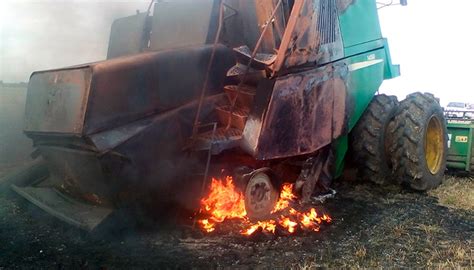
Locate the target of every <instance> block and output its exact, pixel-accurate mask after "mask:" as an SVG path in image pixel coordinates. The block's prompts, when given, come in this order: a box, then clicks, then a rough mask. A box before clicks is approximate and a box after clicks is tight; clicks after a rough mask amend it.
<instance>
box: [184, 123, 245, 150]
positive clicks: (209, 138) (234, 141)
mask: <svg viewBox="0 0 474 270" xmlns="http://www.w3.org/2000/svg"><path fill="white" fill-rule="evenodd" d="M241 139H242V130H238V129H236V128H229V129H226V128H225V127H220V128H217V129H216V131H215V133H214V138H213V131H212V130H211V131H207V132H204V133H201V134H198V135H197V136H196V137H195V138H194V140H193V146H192V149H193V150H194V151H203V150H209V149H211V146H212V154H213V155H217V154H219V153H220V152H222V151H224V150H226V149H230V148H233V147H237V146H238V145H239V143H240V140H241Z"/></svg>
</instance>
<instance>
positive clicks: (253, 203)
mask: <svg viewBox="0 0 474 270" xmlns="http://www.w3.org/2000/svg"><path fill="white" fill-rule="evenodd" d="M277 199H278V193H277V191H276V190H275V188H274V187H273V185H272V183H271V180H270V177H269V176H268V175H267V174H265V173H263V172H260V173H257V174H255V175H254V176H252V178H251V179H250V181H249V183H248V185H247V188H246V191H245V208H246V210H247V214H248V216H249V217H250V218H252V219H261V218H265V217H266V216H268V215H269V214H270V213H271V211H272V210H273V208H274V207H275V204H276V201H277Z"/></svg>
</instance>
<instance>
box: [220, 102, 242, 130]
mask: <svg viewBox="0 0 474 270" xmlns="http://www.w3.org/2000/svg"><path fill="white" fill-rule="evenodd" d="M216 112H217V116H218V118H219V121H220V122H221V123H222V124H223V125H227V123H228V121H229V117H230V112H231V106H229V105H226V106H221V107H217V108H216ZM248 115H249V112H248V110H246V109H243V108H241V107H237V106H235V107H234V109H233V110H232V117H230V121H231V123H230V125H231V126H232V127H235V128H237V129H239V130H243V129H244V128H245V123H246V122H247V118H248Z"/></svg>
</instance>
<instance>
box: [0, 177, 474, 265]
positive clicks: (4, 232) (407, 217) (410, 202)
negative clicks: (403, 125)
mask: <svg viewBox="0 0 474 270" xmlns="http://www.w3.org/2000/svg"><path fill="white" fill-rule="evenodd" d="M336 188H337V190H338V192H339V193H338V194H337V196H336V198H334V199H332V200H330V201H328V202H326V204H325V205H324V208H325V210H326V211H328V212H329V213H330V214H331V216H332V217H333V223H332V224H330V225H328V226H326V227H323V228H322V229H321V231H320V232H319V233H308V234H304V235H301V234H300V235H292V236H283V235H280V236H272V237H269V236H264V235H262V234H260V235H257V236H255V237H252V238H246V237H243V236H240V235H239V234H238V233H237V232H234V233H232V232H229V231H227V232H222V231H221V232H219V233H216V234H209V235H203V234H202V233H200V232H199V231H193V230H191V229H190V228H189V227H188V226H185V225H186V224H185V223H184V222H182V221H177V220H175V219H173V218H170V217H166V218H165V217H163V220H162V221H161V222H158V223H154V224H153V226H147V227H135V226H128V227H124V228H122V225H120V224H122V223H124V222H125V223H126V220H124V219H123V218H116V219H114V220H113V222H112V223H110V222H109V224H111V225H112V227H109V228H107V229H104V230H103V231H101V232H97V233H93V234H88V233H85V232H82V231H80V230H78V229H75V228H73V227H70V226H68V225H66V224H63V223H62V222H60V221H57V220H56V219H54V218H52V217H50V216H48V215H47V214H45V213H44V212H42V211H41V210H38V209H37V208H36V207H34V206H32V205H30V204H28V203H27V202H26V201H25V200H23V199H21V198H19V197H18V196H16V195H15V194H13V192H10V191H8V190H5V189H4V190H2V191H1V192H0V243H1V244H0V269H2V268H5V269H16V268H47V269H51V268H59V269H63V268H65V269H71V268H86V269H97V268H106V269H108V268H111V269H115V268H127V269H128V268H189V267H193V268H209V267H211V268H217V267H239V268H255V267H257V266H258V267H262V268H275V267H281V268H295V269H308V268H309V269H312V268H317V267H328V268H339V267H350V268H359V267H362V268H366V267H396V268H399V267H433V268H457V267H459V266H460V267H466V268H473V267H474V263H473V260H474V242H473V240H474V212H473V211H472V210H460V209H451V208H447V207H444V206H441V205H439V204H438V203H437V199H436V198H435V197H430V196H428V195H424V194H419V193H412V192H409V191H406V190H403V189H402V190H399V189H392V190H384V189H381V188H380V187H377V186H374V185H371V184H354V183H339V184H337V185H336ZM119 227H120V228H122V230H117V229H116V228H119ZM114 228H115V229H114Z"/></svg>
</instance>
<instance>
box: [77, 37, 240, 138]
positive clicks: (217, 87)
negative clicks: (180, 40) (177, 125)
mask: <svg viewBox="0 0 474 270" xmlns="http://www.w3.org/2000/svg"><path fill="white" fill-rule="evenodd" d="M211 52H212V46H211V45H208V46H204V47H194V48H183V49H178V50H166V51H160V52H153V53H143V54H140V55H136V56H130V57H121V58H117V59H112V60H109V61H104V62H99V63H96V64H94V65H93V66H92V70H93V82H92V84H91V97H90V100H89V105H88V109H87V115H86V119H85V121H86V133H88V134H90V133H94V132H97V131H100V130H103V129H107V128H111V127H115V126H120V125H123V124H126V123H129V122H131V121H133V120H136V119H140V118H144V117H146V116H149V115H151V114H153V113H158V112H164V111H167V110H171V109H174V108H176V107H178V106H181V105H184V104H186V103H188V102H191V101H193V100H195V99H197V98H198V97H199V93H200V91H201V89H202V87H203V83H204V78H205V73H206V71H207V65H208V61H209V59H210V55H211ZM234 64H235V61H234V58H233V55H232V52H231V51H230V50H229V49H228V48H226V47H224V46H218V47H217V49H216V55H215V60H214V65H213V66H212V68H211V70H210V78H209V85H208V92H207V93H208V94H209V95H212V94H213V93H216V92H219V91H222V87H223V85H224V80H225V74H226V71H227V70H228V69H229V68H230V67H231V66H232V65H234Z"/></svg>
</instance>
